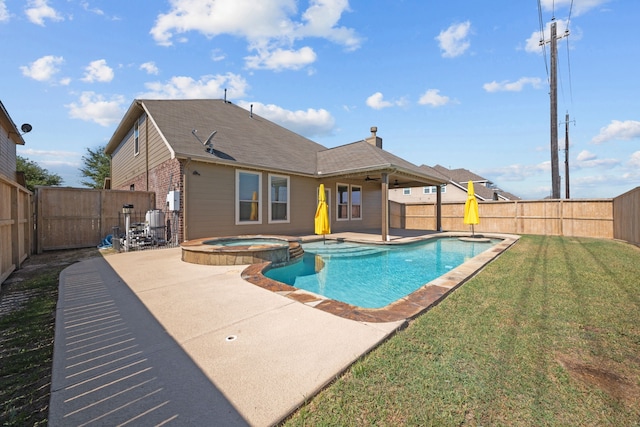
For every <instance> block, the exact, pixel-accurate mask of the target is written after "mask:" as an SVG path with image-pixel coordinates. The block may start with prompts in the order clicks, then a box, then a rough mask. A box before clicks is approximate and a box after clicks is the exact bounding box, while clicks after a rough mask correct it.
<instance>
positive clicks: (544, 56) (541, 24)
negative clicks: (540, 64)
mask: <svg viewBox="0 0 640 427" xmlns="http://www.w3.org/2000/svg"><path fill="white" fill-rule="evenodd" d="M538 23H539V25H540V45H541V46H542V57H543V58H544V68H545V70H546V71H547V82H549V64H547V47H546V43H545V42H544V20H543V19H542V3H541V2H540V0H538Z"/></svg>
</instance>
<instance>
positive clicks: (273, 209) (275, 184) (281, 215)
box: [269, 174, 289, 222]
mask: <svg viewBox="0 0 640 427" xmlns="http://www.w3.org/2000/svg"><path fill="white" fill-rule="evenodd" d="M269 222H289V177H288V176H280V175H271V174H269Z"/></svg>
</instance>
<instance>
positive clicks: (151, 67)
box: [140, 61, 160, 75]
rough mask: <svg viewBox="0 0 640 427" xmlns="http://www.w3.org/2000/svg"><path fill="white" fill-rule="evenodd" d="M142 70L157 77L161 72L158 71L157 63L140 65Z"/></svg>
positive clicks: (150, 62) (151, 62)
mask: <svg viewBox="0 0 640 427" xmlns="http://www.w3.org/2000/svg"><path fill="white" fill-rule="evenodd" d="M140 69H141V70H144V71H146V72H147V74H154V75H157V74H158V73H159V72H160V70H158V67H157V66H156V63H155V62H153V61H149V62H145V63H144V64H142V65H140Z"/></svg>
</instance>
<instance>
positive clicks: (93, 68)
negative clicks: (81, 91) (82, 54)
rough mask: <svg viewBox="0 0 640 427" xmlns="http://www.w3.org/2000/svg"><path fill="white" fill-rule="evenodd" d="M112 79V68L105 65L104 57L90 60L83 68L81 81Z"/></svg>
mask: <svg viewBox="0 0 640 427" xmlns="http://www.w3.org/2000/svg"><path fill="white" fill-rule="evenodd" d="M111 80H113V69H112V68H111V67H109V66H108V65H107V61H106V60H104V59H97V60H95V61H91V62H90V63H89V65H87V67H86V68H85V73H84V77H83V78H82V81H83V82H88V83H93V82H110V81H111Z"/></svg>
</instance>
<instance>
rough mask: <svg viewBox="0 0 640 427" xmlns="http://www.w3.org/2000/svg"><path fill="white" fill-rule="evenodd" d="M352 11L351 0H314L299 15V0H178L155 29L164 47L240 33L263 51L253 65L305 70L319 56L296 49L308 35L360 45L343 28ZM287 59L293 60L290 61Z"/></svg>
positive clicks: (250, 59)
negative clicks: (178, 39)
mask: <svg viewBox="0 0 640 427" xmlns="http://www.w3.org/2000/svg"><path fill="white" fill-rule="evenodd" d="M348 10H349V3H348V0H310V2H309V7H308V8H307V9H306V10H305V11H304V12H303V13H302V15H299V16H298V11H297V2H296V1H294V0H261V1H260V2H256V1H254V0H217V1H215V2H213V1H210V0H172V1H171V10H170V11H169V12H167V13H163V14H160V15H158V17H157V19H156V23H155V25H154V27H153V28H152V29H151V31H150V33H151V35H152V36H153V38H154V40H155V41H156V42H157V43H158V44H160V45H163V46H170V45H172V44H173V38H174V36H177V35H184V34H185V33H187V32H190V31H196V32H199V33H201V34H203V35H204V36H206V37H209V38H211V37H215V36H218V35H221V34H229V35H234V36H237V37H241V38H244V39H246V40H247V43H248V49H249V50H250V51H256V52H257V55H253V56H248V57H247V58H246V59H247V61H248V62H249V63H248V66H249V67H256V66H258V67H259V68H268V66H269V65H273V66H274V67H276V68H275V69H287V68H289V69H299V68H301V67H303V66H304V65H306V64H309V63H310V62H309V61H312V60H313V61H315V59H316V58H315V53H313V55H311V53H312V52H313V51H311V50H310V48H308V47H305V48H301V49H295V48H294V47H293V45H294V43H295V42H296V41H297V40H301V39H303V38H305V37H318V38H324V39H327V40H330V41H332V42H334V43H337V44H340V45H343V46H344V47H345V48H346V49H347V50H354V49H357V48H358V47H360V44H361V39H360V38H359V37H358V35H357V34H356V33H355V31H354V30H353V29H349V28H345V27H339V26H338V21H339V20H340V18H341V16H342V14H343V13H344V12H346V11H348ZM183 40H186V39H183ZM272 51H273V53H272ZM263 58H264V59H265V60H262V59H263ZM287 60H290V61H292V62H291V63H290V65H287V64H286V61H287Z"/></svg>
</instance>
